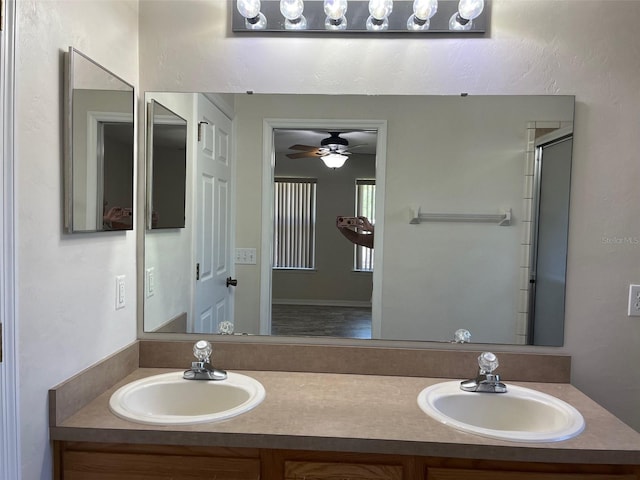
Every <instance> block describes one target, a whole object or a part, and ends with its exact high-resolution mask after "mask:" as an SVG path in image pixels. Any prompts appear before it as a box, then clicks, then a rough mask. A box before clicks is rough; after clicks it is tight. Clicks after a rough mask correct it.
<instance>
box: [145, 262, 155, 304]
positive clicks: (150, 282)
mask: <svg viewBox="0 0 640 480" xmlns="http://www.w3.org/2000/svg"><path fill="white" fill-rule="evenodd" d="M146 272H147V278H146V279H145V283H144V286H145V291H146V292H147V298H150V297H153V295H154V294H155V293H156V272H155V269H154V267H149V268H147V270H146Z"/></svg>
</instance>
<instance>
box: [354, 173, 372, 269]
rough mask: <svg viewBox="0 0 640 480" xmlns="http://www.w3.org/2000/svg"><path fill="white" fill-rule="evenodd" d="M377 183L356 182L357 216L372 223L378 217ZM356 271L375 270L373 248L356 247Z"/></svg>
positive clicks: (370, 181)
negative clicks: (365, 218)
mask: <svg viewBox="0 0 640 480" xmlns="http://www.w3.org/2000/svg"><path fill="white" fill-rule="evenodd" d="M375 200H376V181H375V180H363V179H358V180H356V215H357V216H358V217H361V216H362V217H367V219H369V221H370V222H371V223H373V222H374V219H375V217H376V201H375ZM354 269H355V270H364V271H371V270H373V248H367V247H362V246H360V245H356V247H355V258H354Z"/></svg>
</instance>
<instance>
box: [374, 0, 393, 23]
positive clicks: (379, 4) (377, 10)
mask: <svg viewBox="0 0 640 480" xmlns="http://www.w3.org/2000/svg"><path fill="white" fill-rule="evenodd" d="M392 11H393V0H369V13H370V14H371V16H372V17H373V18H374V19H376V20H384V19H386V18H387V17H388V16H389V15H391V12H392Z"/></svg>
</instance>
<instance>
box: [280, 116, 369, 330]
mask: <svg viewBox="0 0 640 480" xmlns="http://www.w3.org/2000/svg"><path fill="white" fill-rule="evenodd" d="M332 142H339V143H337V144H333V143H332ZM376 144H377V132H376V131H372V130H357V129H342V130H339V129H329V130H317V129H305V128H298V129H280V128H279V129H276V130H275V131H274V154H275V169H274V176H275V179H276V181H277V182H280V185H282V182H286V183H288V184H290V185H291V193H292V194H291V195H290V196H287V197H286V198H285V197H284V196H283V195H284V193H283V192H281V191H280V190H281V189H278V190H276V193H278V192H280V193H278V194H277V195H276V198H275V202H274V212H275V215H274V216H275V218H274V226H273V230H274V240H273V242H272V243H273V252H274V253H273V258H274V260H273V266H274V268H273V273H272V277H271V278H272V280H271V282H272V283H271V289H272V314H271V334H272V335H296V336H331V337H350V338H371V333H372V332H371V329H372V325H371V296H372V271H373V266H372V265H370V266H369V268H366V269H365V268H363V266H362V265H358V258H361V257H362V255H361V252H360V250H365V248H364V247H360V248H358V247H355V246H354V244H353V243H351V242H350V241H349V240H347V239H346V238H345V237H344V236H343V235H342V234H341V233H340V230H339V229H338V228H337V227H336V218H337V217H338V216H349V217H350V216H355V215H359V214H362V213H363V211H365V212H368V213H369V215H370V218H371V221H372V222H375V218H374V212H375V209H374V206H375V205H374V196H369V197H367V198H368V199H369V201H370V203H371V205H367V206H366V207H367V208H363V205H362V204H361V203H362V200H363V196H362V195H358V192H359V189H361V184H362V182H366V183H367V184H368V185H375V178H376ZM334 149H335V150H336V151H338V152H339V153H340V154H342V155H344V156H346V157H347V159H346V161H345V163H344V164H343V165H342V166H341V167H340V168H329V167H328V166H327V165H326V164H325V162H324V161H323V160H322V156H323V155H327V154H328V153H329V151H333V150H334ZM296 181H297V182H309V181H313V182H314V183H315V195H314V198H313V199H312V201H310V202H309V201H308V202H304V201H303V197H301V196H300V194H299V189H298V188H295V186H296V183H295V182H296ZM301 218H306V221H304V222H300V219H301ZM310 237H311V239H312V240H313V242H312V243H308V242H307V243H305V240H307V241H308V240H309V239H310ZM366 250H368V251H369V252H371V254H370V256H369V258H373V255H372V252H373V250H372V249H366ZM302 252H304V255H302V256H301V253H302ZM300 258H311V260H312V261H311V263H310V264H309V265H301V264H298V262H296V260H297V259H300ZM280 259H288V260H289V262H288V263H287V262H285V263H281V262H280Z"/></svg>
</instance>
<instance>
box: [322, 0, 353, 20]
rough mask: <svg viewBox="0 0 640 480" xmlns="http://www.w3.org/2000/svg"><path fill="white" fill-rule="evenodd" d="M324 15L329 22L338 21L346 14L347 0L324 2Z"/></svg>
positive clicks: (327, 0)
mask: <svg viewBox="0 0 640 480" xmlns="http://www.w3.org/2000/svg"><path fill="white" fill-rule="evenodd" d="M324 13H325V15H326V16H327V17H329V18H330V19H331V20H340V19H341V18H342V17H344V15H345V13H347V0H324Z"/></svg>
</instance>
